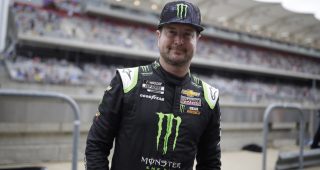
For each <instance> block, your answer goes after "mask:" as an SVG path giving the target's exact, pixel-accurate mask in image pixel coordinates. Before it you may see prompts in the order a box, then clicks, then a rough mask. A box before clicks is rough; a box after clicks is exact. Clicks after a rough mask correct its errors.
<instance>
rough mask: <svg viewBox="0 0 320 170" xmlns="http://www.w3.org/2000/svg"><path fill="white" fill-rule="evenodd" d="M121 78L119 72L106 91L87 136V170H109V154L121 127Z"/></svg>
mask: <svg viewBox="0 0 320 170" xmlns="http://www.w3.org/2000/svg"><path fill="white" fill-rule="evenodd" d="M123 95H124V93H123V87H122V83H121V78H120V76H119V74H118V73H117V74H116V76H115V77H114V78H113V80H112V81H111V83H110V86H109V87H108V88H107V90H106V91H105V93H104V96H103V98H102V101H101V103H100V105H99V108H98V112H97V113H96V116H95V117H94V119H93V123H92V125H91V128H90V130H89V134H88V137H87V143H86V144H87V145H86V149H85V161H86V169H87V170H108V169H109V160H108V156H109V154H110V150H111V148H112V146H113V140H114V138H115V136H116V134H117V131H118V129H119V125H120V121H121V115H120V108H121V105H122V99H123Z"/></svg>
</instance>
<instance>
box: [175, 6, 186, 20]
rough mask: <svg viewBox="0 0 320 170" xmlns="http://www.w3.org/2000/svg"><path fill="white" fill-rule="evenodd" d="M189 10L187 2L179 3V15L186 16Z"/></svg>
mask: <svg viewBox="0 0 320 170" xmlns="http://www.w3.org/2000/svg"><path fill="white" fill-rule="evenodd" d="M187 11H188V5H186V4H177V17H178V18H186V17H187Z"/></svg>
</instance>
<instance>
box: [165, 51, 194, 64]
mask: <svg viewBox="0 0 320 170" xmlns="http://www.w3.org/2000/svg"><path fill="white" fill-rule="evenodd" d="M171 50H172V49H167V50H166V51H165V52H164V51H160V55H161V56H162V58H163V60H164V61H165V62H166V63H167V64H169V65H172V66H176V67H183V66H185V65H187V64H189V62H190V61H191V59H192V55H188V54H187V53H186V52H184V53H185V55H184V57H183V58H182V59H180V60H175V59H174V57H171V56H170V54H169V53H170V51H171Z"/></svg>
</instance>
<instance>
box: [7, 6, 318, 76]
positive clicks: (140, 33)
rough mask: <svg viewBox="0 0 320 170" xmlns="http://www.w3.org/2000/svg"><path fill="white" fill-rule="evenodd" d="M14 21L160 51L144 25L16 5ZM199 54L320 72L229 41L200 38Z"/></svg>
mask: <svg viewBox="0 0 320 170" xmlns="http://www.w3.org/2000/svg"><path fill="white" fill-rule="evenodd" d="M13 10H14V13H15V22H16V25H17V28H18V32H19V33H21V34H29V35H37V36H45V37H54V38H61V39H72V40H77V41H82V42H86V43H96V44H104V45H109V46H120V47H124V48H128V49H138V50H146V51H157V50H158V49H157V46H156V45H157V40H156V36H155V33H154V30H151V29H150V28H147V27H145V26H142V25H129V24H125V23H115V22H111V21H108V20H104V19H101V18H94V17H90V18H89V17H87V16H84V15H65V14H63V13H61V12H60V13H59V12H58V11H55V10H47V9H43V8H36V7H31V6H23V5H16V6H15V7H14V8H13ZM197 56H198V57H200V58H205V59H208V61H220V62H224V63H234V64H241V65H245V66H256V67H264V68H271V69H279V70H287V71H293V72H302V73H309V74H315V75H319V74H320V67H319V65H320V60H319V59H316V58H312V57H305V56H297V55H293V54H289V53H280V52H275V51H272V50H265V49H258V48H254V47H249V46H243V45H239V44H234V43H229V42H226V41H222V40H218V39H213V38H207V37H205V38H203V39H200V41H199V44H198V48H197Z"/></svg>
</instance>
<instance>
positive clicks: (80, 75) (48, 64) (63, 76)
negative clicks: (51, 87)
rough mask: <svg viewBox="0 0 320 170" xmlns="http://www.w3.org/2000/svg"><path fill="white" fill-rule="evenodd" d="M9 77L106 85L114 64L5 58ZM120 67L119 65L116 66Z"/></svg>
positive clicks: (34, 80)
mask: <svg viewBox="0 0 320 170" xmlns="http://www.w3.org/2000/svg"><path fill="white" fill-rule="evenodd" d="M6 65H7V68H8V71H9V74H10V77H11V78H12V79H14V80H17V81H23V82H36V83H45V84H62V85H97V84H98V85H99V84H100V85H106V84H109V81H110V80H111V78H112V77H113V76H114V75H115V70H116V67H115V66H110V65H109V66H105V65H101V64H92V63H83V64H81V65H77V64H75V63H73V62H69V61H67V60H65V59H62V60H58V59H55V58H48V59H44V58H41V57H34V58H32V59H31V58H26V57H22V56H18V57H15V58H11V59H10V60H6ZM117 68H121V66H117Z"/></svg>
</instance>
